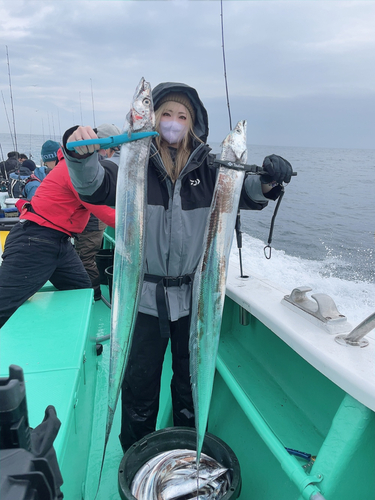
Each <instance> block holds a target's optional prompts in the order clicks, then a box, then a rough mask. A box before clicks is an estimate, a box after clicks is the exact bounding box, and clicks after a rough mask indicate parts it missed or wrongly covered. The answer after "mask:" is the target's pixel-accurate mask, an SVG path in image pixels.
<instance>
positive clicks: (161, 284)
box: [144, 273, 194, 338]
mask: <svg viewBox="0 0 375 500" xmlns="http://www.w3.org/2000/svg"><path fill="white" fill-rule="evenodd" d="M193 279H194V273H192V274H185V275H184V276H157V275H156V274H147V273H146V274H145V276H144V280H145V281H148V282H149V283H156V307H157V310H158V317H159V326H160V335H161V336H162V337H164V338H170V336H171V332H170V329H169V318H168V307H167V299H166V296H165V290H164V288H170V287H172V286H182V285H188V284H189V283H192V282H193Z"/></svg>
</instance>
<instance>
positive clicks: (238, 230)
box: [220, 0, 249, 278]
mask: <svg viewBox="0 0 375 500" xmlns="http://www.w3.org/2000/svg"><path fill="white" fill-rule="evenodd" d="M220 7H221V15H220V17H221V46H222V49H223V67H224V81H225V92H226V96H227V106H228V116H229V130H232V115H231V112H230V102H229V91H228V78H227V65H226V60H225V44H224V13H223V0H220ZM235 231H236V240H237V248H238V257H239V259H240V275H241V278H248V277H249V276H247V275H245V274H244V273H243V268H242V231H241V215H240V210H238V212H237V218H236V225H235Z"/></svg>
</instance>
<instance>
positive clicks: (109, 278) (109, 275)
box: [104, 266, 113, 303]
mask: <svg viewBox="0 0 375 500" xmlns="http://www.w3.org/2000/svg"><path fill="white" fill-rule="evenodd" d="M104 272H105V275H106V279H107V283H108V291H109V301H110V302H111V303H112V283H113V266H109V267H107V269H106V270H105V271H104Z"/></svg>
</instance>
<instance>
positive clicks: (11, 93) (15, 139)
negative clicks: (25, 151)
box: [5, 45, 17, 151]
mask: <svg viewBox="0 0 375 500" xmlns="http://www.w3.org/2000/svg"><path fill="white" fill-rule="evenodd" d="M5 48H6V53H7V63H8V76H9V89H10V102H11V105H12V115H13V129H14V146H15V151H17V134H16V119H15V117H14V107H13V92H12V81H11V78H10V64H9V54H8V46H7V45H5Z"/></svg>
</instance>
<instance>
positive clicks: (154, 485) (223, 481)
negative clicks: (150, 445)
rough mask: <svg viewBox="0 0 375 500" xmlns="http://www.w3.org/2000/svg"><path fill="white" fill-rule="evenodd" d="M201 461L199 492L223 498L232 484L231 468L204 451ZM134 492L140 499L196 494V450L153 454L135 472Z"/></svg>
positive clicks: (162, 499)
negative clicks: (225, 466)
mask: <svg viewBox="0 0 375 500" xmlns="http://www.w3.org/2000/svg"><path fill="white" fill-rule="evenodd" d="M201 464H202V465H201V467H200V468H199V478H200V489H199V492H198V495H199V496H201V495H205V497H204V498H207V499H209V498H210V499H212V500H213V499H214V498H220V495H221V496H222V495H223V494H225V492H226V491H227V489H228V488H229V486H230V476H229V473H228V469H226V468H224V467H222V465H221V464H219V462H217V461H216V460H214V459H213V458H211V457H209V456H208V455H205V454H204V453H202V454H201ZM131 493H132V495H133V496H134V497H135V498H137V499H138V500H150V499H157V500H177V499H179V498H181V499H182V498H184V499H186V498H193V497H196V496H197V467H196V452H195V451H194V450H187V449H182V450H180V449H175V450H170V451H167V452H163V453H160V454H159V455H156V456H155V457H153V458H151V459H150V460H149V461H148V462H146V463H145V464H144V465H143V466H142V467H141V468H140V469H139V470H138V472H137V473H136V475H135V476H134V479H133V481H132V484H131ZM202 498H203V497H202Z"/></svg>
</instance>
